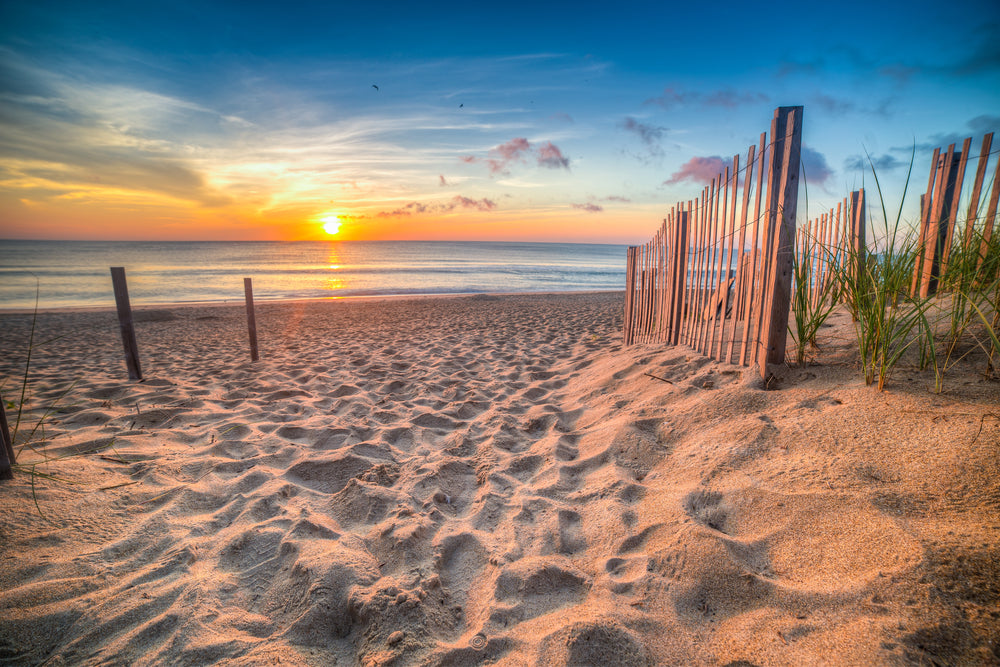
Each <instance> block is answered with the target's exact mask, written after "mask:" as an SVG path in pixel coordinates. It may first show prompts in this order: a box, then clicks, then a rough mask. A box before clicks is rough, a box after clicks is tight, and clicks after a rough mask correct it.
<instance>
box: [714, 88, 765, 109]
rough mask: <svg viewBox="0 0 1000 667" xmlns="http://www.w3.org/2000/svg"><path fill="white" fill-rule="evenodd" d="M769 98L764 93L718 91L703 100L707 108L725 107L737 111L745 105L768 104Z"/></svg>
mask: <svg viewBox="0 0 1000 667" xmlns="http://www.w3.org/2000/svg"><path fill="white" fill-rule="evenodd" d="M767 100H768V97H767V95H765V94H764V93H751V92H746V91H744V92H737V91H735V90H717V91H715V92H713V93H709V94H708V95H706V96H705V97H704V99H703V100H702V104H703V105H704V106H707V107H725V108H727V109H735V108H736V107H741V106H743V105H744V104H756V103H758V102H767Z"/></svg>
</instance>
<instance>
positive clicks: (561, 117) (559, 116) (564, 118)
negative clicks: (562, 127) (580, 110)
mask: <svg viewBox="0 0 1000 667" xmlns="http://www.w3.org/2000/svg"><path fill="white" fill-rule="evenodd" d="M549 120H558V121H561V122H563V123H574V122H576V121H574V120H573V117H572V116H570V115H569V114H568V113H563V112H562V111H559V112H557V113H554V114H552V115H551V116H549Z"/></svg>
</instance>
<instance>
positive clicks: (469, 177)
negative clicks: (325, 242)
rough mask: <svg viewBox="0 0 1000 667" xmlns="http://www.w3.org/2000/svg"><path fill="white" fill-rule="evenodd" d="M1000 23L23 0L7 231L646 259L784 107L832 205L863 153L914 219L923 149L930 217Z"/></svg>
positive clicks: (992, 122)
mask: <svg viewBox="0 0 1000 667" xmlns="http://www.w3.org/2000/svg"><path fill="white" fill-rule="evenodd" d="M793 10H794V11H793ZM998 35H1000V6H998V5H997V3H996V2H995V1H984V2H958V3H950V4H941V3H924V2H910V3H897V2H893V3H841V4H836V5H834V4H824V5H821V6H816V7H811V8H807V7H803V6H795V7H793V6H791V5H781V6H774V7H771V6H763V5H758V6H754V5H752V4H750V3H731V4H727V3H714V4H710V5H703V6H699V7H694V6H689V5H683V6H681V5H672V4H671V3H592V2H578V3H548V4H535V3H505V4H492V5H488V6H482V5H480V4H479V3H433V4H429V5H427V6H422V5H421V4H420V3H394V2H383V3H352V4H350V5H348V4H346V3H338V2H330V3H316V4H312V3H285V4H283V5H274V4H271V3H187V2H173V3H170V4H155V3H154V4H153V5H149V6H140V5H138V4H136V3H99V4H98V5H94V4H87V3H53V2H31V3H28V2H6V3H4V4H3V5H2V8H0V68H2V70H0V71H2V72H3V75H2V77H0V155H2V159H0V237H8V238H12V237H18V238H191V239H199V238H225V239H229V238H232V239H240V238H247V239H251V238H253V239H256V238H273V239H285V238H315V237H316V235H317V234H321V232H320V231H319V229H320V227H319V222H318V221H320V220H322V219H326V218H328V217H329V216H332V215H336V216H339V217H340V218H341V219H342V220H343V221H344V230H343V234H344V236H345V238H403V239H406V238H453V239H473V238H475V239H478V238H495V239H523V240H534V239H538V240H579V241H609V242H626V243H634V242H639V241H641V240H643V239H644V238H645V237H647V236H649V235H650V234H651V233H652V231H653V230H654V229H655V227H656V226H657V224H658V221H659V220H660V219H661V218H662V217H663V216H664V214H665V213H666V211H667V209H668V208H669V206H670V205H672V204H673V203H675V202H676V201H678V200H681V199H686V198H690V197H692V196H694V195H695V194H696V193H697V192H698V191H699V190H700V188H701V187H702V183H701V181H700V180H699V179H700V178H703V177H704V176H705V174H706V173H707V172H706V171H705V170H704V169H700V168H699V166H700V165H703V164H706V163H707V164H714V163H713V162H712V161H711V160H710V158H714V157H721V158H722V159H724V160H726V161H729V160H730V159H731V158H732V156H733V155H734V154H736V153H739V154H741V155H742V156H745V154H746V149H747V147H748V146H749V145H750V144H751V143H756V141H757V138H758V136H759V134H760V132H762V131H764V130H766V129H768V126H769V123H770V118H771V115H772V113H773V110H774V108H775V107H776V106H779V105H803V106H804V107H805V114H804V119H805V121H804V143H805V145H806V152H805V155H804V161H805V165H806V177H807V179H808V182H809V214H810V215H811V216H814V215H817V214H819V213H820V212H821V209H823V208H826V207H829V206H831V205H834V203H835V202H836V201H837V200H838V199H840V198H842V197H843V196H844V195H845V194H846V193H847V192H849V191H850V190H851V189H854V188H857V187H859V186H861V185H862V184H866V185H868V186H869V187H870V186H871V175H870V173H866V170H865V169H864V168H863V166H864V165H863V164H862V162H863V161H862V160H861V158H862V157H863V155H864V152H865V151H866V150H867V151H868V153H869V154H871V156H872V157H873V158H874V159H875V161H876V162H877V163H878V164H879V166H880V170H879V176H880V179H881V180H882V182H883V186H884V187H885V190H886V194H887V198H888V199H889V200H890V202H893V203H897V202H898V200H899V197H900V193H901V186H902V180H903V178H904V177H905V174H906V166H907V164H908V162H909V158H910V153H911V150H912V149H913V147H914V145H915V146H916V149H917V153H916V161H915V165H914V176H913V182H912V183H911V190H910V196H909V201H910V203H911V205H910V207H908V208H907V209H906V210H905V211H904V213H905V215H906V216H907V217H911V218H912V217H914V216H915V214H916V213H915V207H916V200H917V198H918V196H919V192H920V191H921V190H922V189H923V188H924V187H925V185H926V179H927V170H928V166H929V159H930V151H931V149H932V148H933V147H934V146H936V145H944V144H946V143H948V142H950V141H955V140H956V138H957V139H958V140H959V141H960V140H961V138H964V137H965V136H973V137H974V139H973V146H974V147H976V148H978V145H979V142H980V140H981V137H982V134H983V133H984V132H987V131H994V130H1000V39H997V36H998ZM376 86H377V88H376ZM997 143H1000V141H998V142H995V144H994V145H995V146H996V144H997ZM994 159H995V158H994ZM991 173H992V169H991ZM967 180H971V177H970V178H969V179H967ZM799 210H800V214H804V213H805V210H804V204H803V203H801V202H800V206H799Z"/></svg>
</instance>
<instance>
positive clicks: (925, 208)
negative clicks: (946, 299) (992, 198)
mask: <svg viewBox="0 0 1000 667" xmlns="http://www.w3.org/2000/svg"><path fill="white" fill-rule="evenodd" d="M940 155H941V149H940V148H935V149H934V155H932V156H931V173H930V176H929V177H928V180H927V191H926V192H925V193H924V194H922V195H920V240H919V242H918V244H917V257H916V261H915V262H914V263H913V280H912V281H911V283H910V294H911V295H912V296H917V295H918V294H920V292H921V290H922V289H923V284H924V264H925V263H926V262H925V258H926V256H927V252H928V251H930V252H931V253H932V254H933V252H934V251H933V250H932V249H931V247H930V242H929V237H930V226H931V212H932V211H933V210H934V196H935V193H936V192H937V189H938V188H937V187H935V184H937V182H938V179H939V178H940V172H941V169H940ZM929 270H930V269H929V267H928V271H929Z"/></svg>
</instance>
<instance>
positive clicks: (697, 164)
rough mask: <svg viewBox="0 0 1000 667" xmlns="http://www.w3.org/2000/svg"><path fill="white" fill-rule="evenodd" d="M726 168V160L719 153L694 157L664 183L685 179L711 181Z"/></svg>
mask: <svg viewBox="0 0 1000 667" xmlns="http://www.w3.org/2000/svg"><path fill="white" fill-rule="evenodd" d="M725 169H726V162H725V160H723V159H722V158H721V157H719V156H718V155H712V156H709V157H693V158H691V159H690V160H688V161H687V162H685V163H684V164H682V165H681V168H680V169H678V170H677V171H675V172H674V173H673V174H671V175H670V178H669V179H667V180H665V181H664V182H663V184H664V185H673V184H675V183H681V182H683V181H692V182H694V183H711V182H712V179H713V178H715V177H716V176H718V175H719V174H721V173H722V172H723V171H725Z"/></svg>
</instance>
